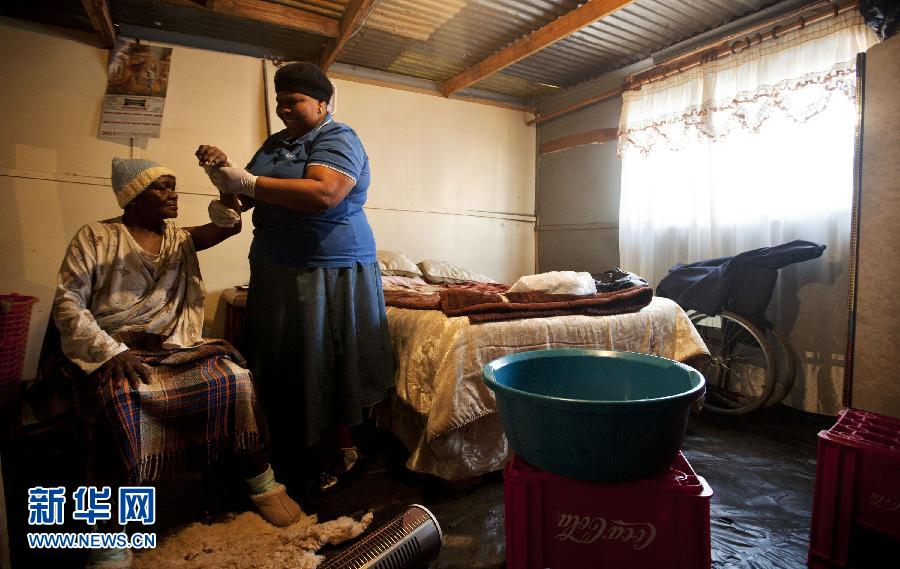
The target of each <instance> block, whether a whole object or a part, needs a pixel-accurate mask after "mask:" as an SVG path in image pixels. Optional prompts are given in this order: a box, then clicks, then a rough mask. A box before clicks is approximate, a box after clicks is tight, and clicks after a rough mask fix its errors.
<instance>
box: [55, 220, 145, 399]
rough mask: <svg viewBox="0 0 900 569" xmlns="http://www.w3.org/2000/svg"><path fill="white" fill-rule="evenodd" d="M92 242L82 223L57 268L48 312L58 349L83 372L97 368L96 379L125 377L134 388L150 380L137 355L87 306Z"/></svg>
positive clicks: (93, 256) (94, 261)
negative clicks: (58, 336)
mask: <svg viewBox="0 0 900 569" xmlns="http://www.w3.org/2000/svg"><path fill="white" fill-rule="evenodd" d="M93 243H94V236H93V234H92V232H91V230H90V228H89V227H88V226H85V227H82V228H81V229H80V230H79V231H78V233H77V234H76V235H75V237H74V238H73V239H72V242H71V243H70V244H69V248H68V249H67V250H66V256H65V257H64V258H63V262H62V266H61V267H60V269H59V275H58V277H57V284H56V295H55V297H54V299H53V310H52V315H53V321H54V323H55V324H56V327H57V329H58V330H59V334H60V341H61V344H62V346H61V347H62V351H63V353H64V354H65V355H66V357H67V358H69V359H70V360H71V361H72V362H73V363H75V364H76V365H77V366H78V367H80V368H81V369H82V370H83V371H84V372H85V373H87V374H93V373H94V372H97V373H96V375H95V377H96V378H97V379H99V380H104V381H105V380H109V379H112V380H114V381H115V382H116V383H117V384H121V382H122V381H124V380H128V381H129V383H130V384H131V386H132V387H133V388H135V389H137V387H138V384H139V383H140V382H144V383H149V382H150V376H149V374H147V373H146V370H144V369H143V368H142V367H141V360H140V358H139V357H138V356H136V355H134V354H133V353H131V350H129V348H128V346H127V345H125V344H123V343H122V342H119V341H118V340H116V339H114V338H113V337H111V336H110V335H109V334H107V333H106V332H105V331H104V330H103V329H102V328H101V327H100V325H99V324H97V321H96V319H95V318H94V315H93V314H92V313H91V311H90V309H89V308H88V305H89V304H90V300H91V295H92V294H93V274H94V268H95V266H96V265H97V262H98V259H97V258H96V257H97V256H96V251H95V248H94V247H93V246H92V244H93Z"/></svg>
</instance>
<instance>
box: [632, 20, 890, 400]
mask: <svg viewBox="0 0 900 569" xmlns="http://www.w3.org/2000/svg"><path fill="white" fill-rule="evenodd" d="M872 43H874V36H873V35H872V34H871V32H870V31H869V30H868V29H867V28H866V27H865V25H864V24H863V21H862V18H861V17H860V16H859V15H858V14H856V13H854V12H851V13H847V14H844V15H842V16H838V17H837V18H831V19H828V20H826V21H823V22H819V23H817V24H814V25H809V26H807V27H806V28H804V29H802V30H799V31H797V32H792V33H790V34H786V35H785V36H783V37H780V38H778V39H774V40H770V41H768V42H764V43H762V44H758V45H756V46H753V47H750V48H748V49H745V50H744V51H743V52H741V53H740V54H737V55H734V56H731V57H727V58H724V59H721V60H718V61H712V62H708V63H705V64H703V65H701V66H698V67H697V68H694V69H692V70H690V71H687V72H684V73H681V74H678V75H675V76H672V77H670V78H667V79H664V80H661V81H659V82H654V83H651V84H649V85H646V86H644V87H643V88H642V89H641V90H639V91H629V92H626V93H625V95H624V96H623V99H624V107H623V111H622V117H621V123H620V128H619V155H620V156H621V158H622V195H621V202H620V215H619V249H620V257H621V264H622V266H623V268H625V269H627V270H630V271H633V272H635V273H638V274H640V275H641V276H643V277H645V278H647V279H648V280H650V281H651V282H653V283H654V284H655V283H657V282H659V280H660V279H661V278H662V277H663V276H665V275H666V273H667V272H668V269H669V267H671V266H672V265H674V264H675V263H678V262H682V263H689V262H694V261H699V260H703V259H709V258H714V257H720V256H726V255H734V254H737V253H739V252H741V251H746V250H748V249H754V248H757V247H764V246H771V245H777V244H780V243H784V242H787V241H790V240H792V239H805V240H808V241H814V242H817V243H823V244H825V245H827V247H828V248H827V249H826V252H825V255H824V256H823V258H821V259H817V260H814V261H809V262H806V263H801V264H798V265H792V266H790V267H787V268H785V269H782V271H781V276H780V277H779V285H778V287H777V288H776V292H775V294H774V296H773V299H772V302H771V304H770V306H769V315H770V317H771V319H772V320H773V321H774V322H775V325H776V326H778V327H779V328H780V329H782V330H783V331H785V332H786V333H788V334H789V338H790V342H791V344H792V345H793V347H794V349H795V350H796V351H797V353H798V356H799V360H800V361H799V362H798V364H799V365H798V377H797V383H796V385H795V387H794V390H793V391H792V392H791V394H790V395H789V396H788V398H787V399H786V402H787V403H789V404H792V405H794V406H797V407H801V408H803V409H807V410H811V411H816V412H820V413H829V414H831V413H835V412H836V411H837V410H838V409H839V408H840V403H841V389H842V381H843V357H844V353H845V351H846V330H847V283H848V278H849V277H848V274H847V269H848V266H849V237H850V209H851V205H852V191H853V159H854V132H855V126H856V116H857V110H856V103H855V100H854V97H855V92H856V91H855V90H856V69H855V61H856V54H857V53H858V52H861V51H865V50H866V49H867V48H868V46H869V45H871V44H872Z"/></svg>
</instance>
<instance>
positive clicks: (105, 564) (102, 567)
mask: <svg viewBox="0 0 900 569" xmlns="http://www.w3.org/2000/svg"><path fill="white" fill-rule="evenodd" d="M133 565H134V555H132V553H131V550H130V549H126V550H125V555H124V557H119V558H115V559H104V560H102V561H94V560H92V559H90V558H88V561H87V563H85V564H84V569H131V567H132V566H133Z"/></svg>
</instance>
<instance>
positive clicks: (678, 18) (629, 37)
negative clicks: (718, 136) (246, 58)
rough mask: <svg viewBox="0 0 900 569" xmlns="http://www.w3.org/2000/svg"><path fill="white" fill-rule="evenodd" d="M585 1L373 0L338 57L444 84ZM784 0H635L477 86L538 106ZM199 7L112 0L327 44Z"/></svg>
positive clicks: (204, 30)
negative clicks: (549, 97) (562, 92)
mask: <svg viewBox="0 0 900 569" xmlns="http://www.w3.org/2000/svg"><path fill="white" fill-rule="evenodd" d="M350 2H351V0H266V2H265V3H263V2H257V1H256V0H244V1H240V0H239V1H236V2H234V3H233V5H238V4H240V5H242V6H244V7H249V8H248V10H249V9H252V7H253V6H256V7H257V8H267V7H268V8H271V9H277V8H281V7H286V8H294V9H297V10H302V11H303V12H305V13H307V14H312V15H315V17H317V18H319V19H320V20H321V19H322V18H327V19H328V20H329V21H331V22H332V25H333V23H334V22H339V21H340V19H341V18H342V17H343V16H344V14H345V13H346V11H347V9H348V6H349V5H350ZM582 3H583V2H579V1H576V0H376V1H375V4H374V6H373V8H372V9H371V11H370V13H369V14H368V16H367V18H366V19H365V21H364V23H363V26H362V27H361V28H360V30H359V31H358V32H357V33H356V34H355V35H354V36H353V37H352V38H351V39H350V40H349V41H348V42H347V44H346V45H345V47H344V49H343V50H342V51H341V52H340V53H339V56H338V58H337V61H338V62H339V63H344V64H349V65H352V66H357V67H363V68H368V69H374V70H378V71H385V72H391V73H396V74H401V75H406V76H410V77H415V78H419V79H426V80H431V81H435V82H443V81H445V80H447V79H449V78H451V77H453V76H454V75H456V74H457V73H459V72H461V71H463V70H465V69H467V68H469V67H471V66H473V65H475V64H476V63H478V62H480V61H482V60H483V59H485V58H486V57H488V56H490V55H492V54H494V53H496V52H497V51H499V50H501V49H503V48H504V47H506V46H508V45H510V44H511V43H513V42H515V41H516V40H518V39H520V38H522V37H524V36H526V35H528V34H530V33H531V32H533V31H535V30H537V29H539V28H541V27H542V26H545V25H547V24H549V23H550V22H552V21H553V20H555V19H557V18H559V17H560V16H563V15H565V14H566V13H568V12H570V11H572V10H574V9H576V8H578V7H579V6H580V5H581V4H582ZM778 3H779V0H636V1H635V2H633V3H631V4H629V5H627V6H626V7H625V8H622V9H620V10H618V11H616V12H613V13H612V14H610V15H608V16H606V17H604V18H603V19H601V20H599V21H597V22H595V23H594V24H592V25H590V26H587V27H585V28H583V29H582V30H580V31H577V32H575V33H574V34H572V35H570V36H569V37H567V38H565V39H563V40H561V41H559V42H557V43H555V44H553V45H551V46H549V47H547V48H545V49H543V50H541V51H538V52H537V53H535V54H532V55H531V56H529V57H526V58H524V59H522V60H521V61H518V62H517V63H515V64H513V65H510V66H508V67H506V68H505V69H503V70H501V71H500V72H498V73H495V74H494V75H491V76H489V77H487V78H485V79H483V80H481V81H479V82H477V83H475V84H473V85H472V86H471V87H472V88H475V89H479V90H482V91H487V92H492V93H498V94H502V95H506V96H511V97H514V98H516V99H517V100H519V101H521V102H522V103H525V104H531V103H533V102H534V101H535V100H536V99H538V98H540V97H541V96H544V95H548V94H553V93H557V92H559V90H560V89H563V88H566V87H570V86H573V85H576V84H578V83H582V82H584V81H588V80H590V79H592V78H595V77H598V76H600V75H603V74H605V73H608V72H610V71H613V70H616V69H620V68H622V67H625V66H626V65H629V64H631V63H634V62H636V61H640V60H643V59H645V58H647V57H648V56H649V55H650V54H651V53H653V52H655V51H658V50H660V49H663V48H665V47H668V46H670V45H673V44H675V43H677V42H680V41H682V40H684V39H687V38H690V37H692V36H695V35H697V34H699V33H702V32H704V31H707V30H709V29H712V28H715V27H717V26H720V25H722V24H725V23H727V22H730V21H733V20H735V19H737V18H740V17H743V16H746V15H749V14H752V13H754V12H757V11H759V10H761V9H763V8H766V7H768V6H772V5H774V4H778ZM5 4H6V6H5V7H4V8H0V13H6V14H10V15H13V16H17V17H26V18H28V17H29V16H28V13H29V10H30V11H31V14H32V17H31V18H30V19H38V20H40V19H44V20H47V19H53V18H52V17H51V16H48V14H50V13H56V19H57V20H58V21H57V22H55V23H60V22H67V23H68V25H71V22H72V21H75V22H78V23H79V27H84V23H85V22H86V18H85V17H84V9H83V8H82V7H80V6H79V5H80V4H81V3H80V2H77V1H73V0H60V1H59V2H50V1H48V0H32V2H30V3H21V2H20V3H5ZM201 4H204V3H203V2H198V1H194V0H151V1H141V0H109V7H110V13H111V16H112V19H113V22H114V23H116V24H126V25H128V26H130V28H129V29H132V30H133V29H135V26H137V29H141V28H146V29H152V30H160V31H168V32H175V33H176V34H188V35H191V36H198V37H202V38H213V39H216V40H219V41H222V42H230V43H231V44H233V45H241V44H243V45H248V46H256V47H258V48H260V49H262V50H264V51H262V53H264V54H266V55H270V56H272V57H275V58H282V59H299V60H311V61H316V60H318V58H319V57H320V55H321V54H322V52H323V49H324V48H325V46H326V44H327V42H328V38H326V37H324V36H321V35H317V34H315V33H310V32H304V31H300V30H297V29H291V28H289V27H284V26H280V25H276V24H273V23H266V22H261V21H255V20H250V19H246V18H242V17H238V16H235V15H228V14H223V13H217V12H214V11H211V10H208V9H205V8H204V7H202V6H201ZM10 5H12V6H10ZM227 5H228V3H226V6H227ZM268 5H272V6H268ZM275 5H279V6H275ZM28 6H30V8H29V7H28ZM35 7H38V8H35ZM79 10H80V13H79ZM251 13H252V12H251ZM50 23H54V22H50ZM63 25H66V24H63Z"/></svg>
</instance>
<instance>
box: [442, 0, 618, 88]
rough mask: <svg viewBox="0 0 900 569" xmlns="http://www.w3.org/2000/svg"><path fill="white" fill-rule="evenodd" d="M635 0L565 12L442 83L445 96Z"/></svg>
mask: <svg viewBox="0 0 900 569" xmlns="http://www.w3.org/2000/svg"><path fill="white" fill-rule="evenodd" d="M633 1H634V0H590V1H589V2H586V3H585V4H583V5H581V6H579V7H578V8H575V9H574V10H572V11H570V12H568V13H566V14H563V15H562V16H560V17H559V18H557V19H555V20H553V21H552V22H550V23H549V24H547V25H546V26H544V27H542V28H538V29H537V30H535V31H533V32H532V33H530V34H528V35H527V36H525V37H524V38H522V39H520V40H518V41H516V42H515V43H513V44H511V45H510V46H509V47H506V48H504V49H501V50H500V51H498V52H497V53H495V54H494V55H491V56H490V57H488V58H486V59H484V60H482V61H480V62H479V63H476V64H475V65H473V66H472V67H470V68H469V69H466V70H464V71H462V72H460V73H458V74H457V75H455V76H453V77H451V78H450V79H448V80H446V81H444V82H443V83H442V84H441V93H443V94H444V96H445V97H446V96H449V95H452V94H453V93H455V92H457V91H459V90H460V89H465V88H466V87H468V86H469V85H471V84H472V83H475V82H477V81H480V80H482V79H484V78H485V77H488V76H490V75H493V74H494V73H496V72H498V71H500V70H501V69H503V68H504V67H508V66H510V65H512V64H513V63H515V62H517V61H519V60H521V59H524V58H526V57H528V56H529V55H531V54H533V53H535V52H537V51H540V50H542V49H544V48H545V47H547V46H549V45H552V44H554V43H556V42H558V41H559V40H561V39H563V38H565V37H567V36H569V35H571V34H573V33H575V32H577V31H578V30H580V29H581V28H583V27H585V26H589V25H590V24H593V23H594V22H596V21H597V20H599V19H600V18H602V17H604V16H607V15H609V14H611V13H613V12H615V11H616V10H618V9H620V8H623V7H625V6H627V5H628V4H631V3H632V2H633Z"/></svg>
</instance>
